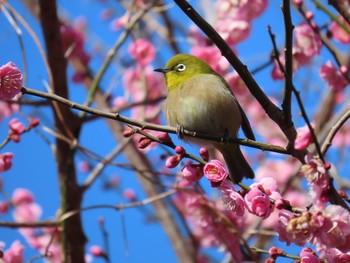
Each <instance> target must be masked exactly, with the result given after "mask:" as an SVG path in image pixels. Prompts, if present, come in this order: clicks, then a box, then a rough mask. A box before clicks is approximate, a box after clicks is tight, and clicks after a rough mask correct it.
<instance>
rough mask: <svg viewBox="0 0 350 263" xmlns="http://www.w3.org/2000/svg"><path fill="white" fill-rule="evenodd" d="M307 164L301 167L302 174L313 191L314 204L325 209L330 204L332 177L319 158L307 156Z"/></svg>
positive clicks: (311, 191)
mask: <svg viewBox="0 0 350 263" xmlns="http://www.w3.org/2000/svg"><path fill="white" fill-rule="evenodd" d="M305 162H306V164H304V165H303V166H302V167H301V173H302V174H303V175H304V177H305V178H306V179H307V181H308V183H309V185H310V187H311V189H310V193H311V195H312V199H313V204H314V206H315V207H317V208H320V209H323V208H325V206H326V203H327V202H328V199H329V197H328V192H329V180H330V176H329V174H328V171H327V170H326V167H325V164H324V163H323V162H322V161H321V160H320V159H319V158H317V157H314V156H312V155H311V154H307V155H306V156H305Z"/></svg>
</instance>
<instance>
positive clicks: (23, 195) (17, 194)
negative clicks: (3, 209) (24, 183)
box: [12, 188, 34, 206]
mask: <svg viewBox="0 0 350 263" xmlns="http://www.w3.org/2000/svg"><path fill="white" fill-rule="evenodd" d="M33 202H34V196H33V194H32V193H31V192H30V191H28V190H27V189H24V188H17V189H16V190H15V191H14V192H13V194H12V203H13V204H14V205H15V206H19V205H23V204H29V203H33Z"/></svg>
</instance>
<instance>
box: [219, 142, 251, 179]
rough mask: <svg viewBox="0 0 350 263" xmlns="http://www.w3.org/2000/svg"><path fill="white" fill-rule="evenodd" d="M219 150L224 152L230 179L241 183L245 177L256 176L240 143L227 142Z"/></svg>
mask: <svg viewBox="0 0 350 263" xmlns="http://www.w3.org/2000/svg"><path fill="white" fill-rule="evenodd" d="M218 150H219V151H220V152H221V153H222V155H223V157H224V159H225V162H226V165H227V168H228V170H229V173H230V176H229V177H230V179H231V180H232V181H233V182H234V183H236V184H237V183H239V182H241V181H242V179H243V178H244V177H246V178H254V172H253V169H252V168H251V167H250V165H249V163H248V162H247V160H246V159H245V158H244V156H243V153H242V152H241V149H240V148H239V146H238V145H234V144H227V145H220V147H218Z"/></svg>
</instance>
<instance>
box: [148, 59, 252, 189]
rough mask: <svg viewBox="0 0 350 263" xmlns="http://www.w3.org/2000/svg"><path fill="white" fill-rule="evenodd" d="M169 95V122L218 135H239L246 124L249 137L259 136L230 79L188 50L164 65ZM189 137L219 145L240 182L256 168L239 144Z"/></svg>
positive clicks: (209, 145) (233, 177)
mask: <svg viewBox="0 0 350 263" xmlns="http://www.w3.org/2000/svg"><path fill="white" fill-rule="evenodd" d="M155 71H158V72H162V73H164V75H165V81H166V85H167V87H168V96H167V99H166V100H165V102H164V113H165V117H166V120H167V122H168V124H169V125H171V126H174V127H183V128H184V129H186V130H190V131H196V132H201V133H205V134H211V135H215V136H224V135H225V134H226V135H227V134H228V135H229V136H230V137H237V132H238V130H239V128H240V127H241V126H242V129H243V132H244V133H245V135H246V136H247V138H249V139H252V140H255V138H254V134H253V132H252V129H251V127H250V125H249V122H248V119H247V117H246V115H245V114H244V112H243V110H242V108H241V106H240V105H239V103H238V101H237V100H236V98H235V96H234V95H233V93H232V91H231V89H230V87H229V85H228V84H227V82H226V81H225V80H224V79H223V78H222V77H221V76H220V75H219V74H218V73H217V72H215V71H214V70H213V69H212V68H211V67H210V66H209V65H208V64H207V63H205V62H204V61H202V60H200V59H199V58H197V57H194V56H191V55H188V54H178V55H176V56H174V57H172V58H171V59H170V60H169V61H168V63H167V65H166V68H164V69H156V70H155ZM184 140H185V141H188V142H193V143H195V144H198V145H201V146H205V147H207V148H216V149H218V150H219V151H220V152H221V153H222V155H223V157H224V159H225V161H226V165H227V167H228V169H229V173H230V179H231V180H232V181H234V182H235V183H239V182H240V181H241V180H242V179H243V177H248V178H254V172H253V170H252V169H251V167H250V166H249V164H248V163H247V161H246V160H245V158H244V156H243V154H242V152H241V150H240V148H239V146H238V145H235V144H228V143H219V142H213V141H207V140H201V139H196V138H190V137H185V138H184Z"/></svg>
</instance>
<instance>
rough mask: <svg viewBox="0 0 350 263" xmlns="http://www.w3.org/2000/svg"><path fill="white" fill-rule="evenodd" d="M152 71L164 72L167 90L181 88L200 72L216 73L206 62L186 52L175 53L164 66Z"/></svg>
mask: <svg viewBox="0 0 350 263" xmlns="http://www.w3.org/2000/svg"><path fill="white" fill-rule="evenodd" d="M154 71H157V72H162V73H163V74H164V76H165V81H166V84H167V87H168V91H171V90H174V89H179V88H181V87H182V86H183V85H184V84H186V82H187V81H188V80H190V79H192V78H195V77H198V76H199V75H201V74H217V73H216V72H215V71H214V70H213V69H212V68H211V67H210V66H209V65H208V64H207V63H206V62H204V61H203V60H201V59H199V58H197V57H195V56H192V55H188V54H178V55H175V56H174V57H172V58H171V59H170V60H169V61H168V63H167V64H166V66H165V68H158V69H155V70H154Z"/></svg>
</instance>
